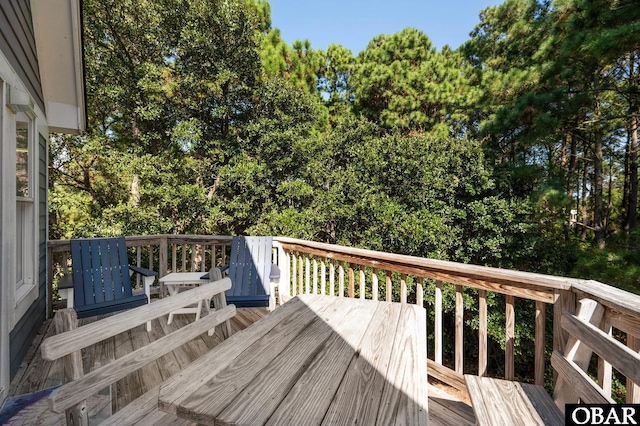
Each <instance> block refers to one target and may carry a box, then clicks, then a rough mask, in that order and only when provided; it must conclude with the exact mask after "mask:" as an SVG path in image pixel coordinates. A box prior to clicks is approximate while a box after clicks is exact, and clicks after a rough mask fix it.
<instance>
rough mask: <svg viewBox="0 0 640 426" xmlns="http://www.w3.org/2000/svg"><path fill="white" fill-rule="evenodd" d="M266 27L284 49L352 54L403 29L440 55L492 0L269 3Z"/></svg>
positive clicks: (462, 38)
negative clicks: (306, 45) (425, 39)
mask: <svg viewBox="0 0 640 426" xmlns="http://www.w3.org/2000/svg"><path fill="white" fill-rule="evenodd" d="M269 3H270V4H271V25H272V26H273V27H276V28H280V31H281V33H282V38H283V39H284V40H285V41H286V42H287V43H289V44H291V43H292V42H293V41H295V40H297V39H300V40H304V39H305V38H306V39H309V41H311V46H312V47H313V48H315V49H326V48H327V46H328V45H329V44H330V43H337V44H341V45H343V46H344V47H348V48H349V49H351V50H352V52H353V54H354V55H355V54H357V53H358V52H359V51H361V50H363V49H364V48H365V47H366V46H367V43H369V41H370V40H371V39H372V38H373V37H374V36H376V35H378V34H393V33H395V32H398V31H400V30H402V29H403V28H406V27H414V28H417V29H419V30H421V31H423V32H424V33H426V34H427V35H428V36H429V38H430V39H431V41H432V42H433V44H434V46H435V47H436V48H438V50H440V49H441V48H442V47H443V46H444V45H445V44H448V45H449V46H451V47H452V48H454V49H455V48H457V47H458V46H459V45H460V44H462V43H463V42H465V41H466V40H468V39H469V33H470V32H471V31H472V30H473V28H474V27H475V26H476V24H478V22H480V18H479V14H480V11H481V10H482V9H484V8H486V7H488V6H494V5H497V4H500V3H502V1H494V0H423V1H420V0H386V1H385V0H369V1H366V0H315V1H310V0H297V1H291V0H289V1H285V0H269Z"/></svg>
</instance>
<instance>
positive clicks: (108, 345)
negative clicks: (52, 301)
mask: <svg viewBox="0 0 640 426" xmlns="http://www.w3.org/2000/svg"><path fill="white" fill-rule="evenodd" d="M266 314H267V310H266V308H240V309H238V310H237V314H236V316H235V317H234V318H232V319H231V327H232V329H233V332H234V333H235V332H237V331H239V330H242V329H244V328H246V327H248V326H249V325H251V324H253V323H254V322H256V321H258V320H259V319H260V318H262V317H263V316H265V315H266ZM96 319H98V318H89V319H86V320H80V324H81V325H83V324H88V323H89V322H93V321H95V320H96ZM191 321H193V316H192V315H176V316H175V317H174V321H173V323H172V324H170V325H168V324H167V318H166V317H161V318H158V319H156V320H154V321H153V327H152V330H151V332H147V331H146V328H145V326H144V325H142V326H139V327H136V328H134V329H131V330H129V331H128V332H126V333H122V334H120V335H118V336H116V337H114V338H111V339H107V340H105V341H103V342H100V343H98V344H96V345H95V346H93V347H90V348H88V349H87V350H83V351H82V360H83V365H84V369H85V374H86V373H87V372H89V371H91V370H93V369H95V368H97V367H99V366H101V365H104V364H106V363H108V362H110V361H111V360H113V359H116V358H119V357H121V356H123V355H125V354H127V353H129V352H132V351H134V350H136V349H138V348H140V347H142V346H145V345H147V344H148V343H149V342H152V341H155V340H158V339H159V338H161V337H163V336H165V335H167V334H169V333H171V332H172V331H174V330H176V329H178V328H180V327H183V326H185V325H187V324H188V323H189V322H191ZM52 334H54V327H53V323H52V322H51V321H50V320H49V321H47V322H45V324H44V325H43V326H42V329H41V331H40V333H39V334H38V336H37V337H36V339H35V340H34V343H33V345H32V347H31V349H30V351H29V354H28V355H27V357H26V359H25V362H24V363H23V365H22V366H21V367H20V370H19V371H18V374H17V375H16V377H15V378H14V380H13V382H12V385H11V389H10V395H9V396H17V395H22V394H27V393H31V392H35V391H38V390H42V389H47V388H50V387H52V386H56V385H60V384H62V382H63V377H62V374H63V370H62V361H61V360H57V361H53V362H51V361H45V360H43V359H42V357H41V356H40V343H41V342H42V341H43V340H44V339H45V338H46V337H49V336H50V335H52ZM220 342H221V339H220V337H219V336H218V334H217V333H216V335H214V336H208V335H207V334H206V333H204V334H202V335H200V336H199V337H198V338H196V339H194V340H192V341H190V342H189V343H187V344H185V345H183V346H181V347H180V348H178V349H176V350H174V351H173V352H170V353H169V354H167V355H165V356H163V357H161V358H159V359H158V360H157V361H155V362H153V363H151V364H149V365H147V366H145V367H143V368H142V369H140V370H138V371H137V372H135V373H133V374H130V375H129V376H127V377H125V378H124V379H122V380H120V381H118V382H117V383H115V384H114V385H112V386H111V387H110V389H105V390H104V391H103V392H101V395H98V396H96V397H94V398H93V399H90V400H89V401H88V408H89V412H90V415H91V416H94V417H96V418H102V417H107V416H109V415H110V413H111V412H113V413H115V412H117V411H118V410H120V409H121V408H122V407H124V406H125V405H127V404H128V403H129V402H131V401H132V400H134V399H135V398H138V397H139V396H140V395H142V394H143V393H145V392H147V391H148V390H150V389H151V388H153V387H155V386H157V385H158V384H160V383H161V382H162V381H163V380H166V379H168V378H169V377H171V376H172V375H174V374H176V373H177V372H179V371H180V370H182V369H183V368H185V367H186V366H187V365H189V364H190V363H191V362H192V361H194V360H195V359H196V358H198V357H200V356H201V355H202V354H204V353H205V352H207V351H208V350H210V349H211V348H213V347H215V346H216V345H218V344H219V343H220ZM425 379H426V378H425ZM109 395H111V396H109ZM109 401H110V404H109ZM40 406H41V407H46V405H45V404H44V403H43V404H40ZM43 409H44V408H43ZM43 409H40V410H38V409H35V410H33V412H32V413H30V414H29V415H30V416H32V417H31V418H23V419H21V420H20V421H19V422H16V423H8V424H25V425H26V424H29V425H32V424H46V425H54V424H55V425H57V424H60V425H64V424H65V420H64V413H63V414H59V415H55V416H54V415H52V413H48V414H47V415H46V416H45V415H43ZM429 419H430V424H431V425H453V424H455V425H465V424H469V425H472V424H474V423H475V418H474V415H473V410H472V408H471V407H470V406H469V405H468V404H466V403H465V402H462V401H460V400H459V399H458V398H457V397H456V396H454V395H452V394H449V393H447V392H446V391H445V390H443V389H442V388H441V387H435V386H431V385H430V386H429Z"/></svg>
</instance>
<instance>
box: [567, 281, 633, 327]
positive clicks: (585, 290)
mask: <svg viewBox="0 0 640 426" xmlns="http://www.w3.org/2000/svg"><path fill="white" fill-rule="evenodd" d="M572 290H573V291H574V292H575V293H577V294H578V295H579V296H582V297H588V298H589V299H593V300H596V301H598V302H600V303H601V304H603V305H604V306H605V307H607V308H610V309H613V310H614V311H617V312H619V313H623V314H627V315H631V316H633V317H635V318H639V319H640V296H639V295H637V294H633V293H630V292H628V291H626V290H622V289H620V288H616V287H612V286H610V285H607V284H603V283H601V282H599V281H594V280H579V281H577V282H576V283H575V284H574V285H573V287H572Z"/></svg>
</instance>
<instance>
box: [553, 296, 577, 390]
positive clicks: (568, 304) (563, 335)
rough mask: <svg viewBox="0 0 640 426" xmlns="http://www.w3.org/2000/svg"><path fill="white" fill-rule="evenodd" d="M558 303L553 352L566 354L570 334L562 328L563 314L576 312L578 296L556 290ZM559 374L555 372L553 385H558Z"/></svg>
mask: <svg viewBox="0 0 640 426" xmlns="http://www.w3.org/2000/svg"><path fill="white" fill-rule="evenodd" d="M555 294H556V302H555V304H554V305H553V350H554V351H555V350H557V351H561V352H564V348H565V346H566V345H567V341H568V340H569V333H568V332H567V331H565V330H564V329H563V328H562V324H561V322H562V314H564V312H566V311H569V312H575V311H576V295H575V293H574V292H572V291H571V290H556V291H555ZM557 379H558V373H557V372H556V371H555V370H553V384H554V386H555V385H556V383H557Z"/></svg>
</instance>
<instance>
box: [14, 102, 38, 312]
mask: <svg viewBox="0 0 640 426" xmlns="http://www.w3.org/2000/svg"><path fill="white" fill-rule="evenodd" d="M34 133H35V132H34V126H33V120H32V119H31V118H30V117H29V116H28V115H26V114H25V113H18V114H16V131H15V147H16V192H15V193H16V262H15V268H16V305H17V304H18V303H19V302H20V301H21V300H22V299H23V297H24V296H26V295H27V293H28V292H29V291H30V290H31V289H32V288H33V287H34V285H35V279H34V277H35V275H36V271H35V258H36V253H35V250H34V248H35V246H36V243H35V241H34V238H35V236H36V230H35V228H36V223H35V212H34V210H35V202H34V196H33V195H34V194H33V193H34V188H33V180H34V176H33V170H34V158H35V156H34V155H33V152H34Z"/></svg>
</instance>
